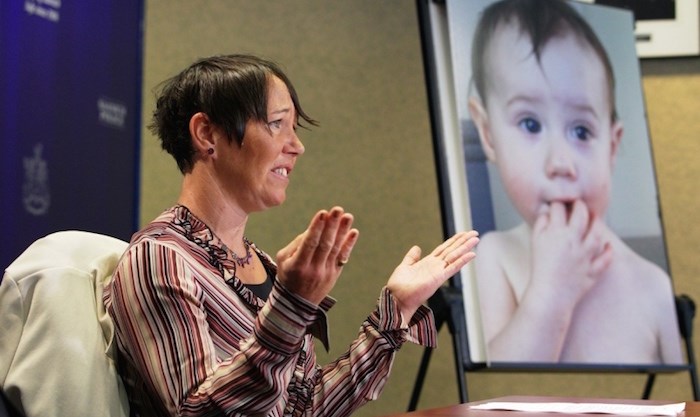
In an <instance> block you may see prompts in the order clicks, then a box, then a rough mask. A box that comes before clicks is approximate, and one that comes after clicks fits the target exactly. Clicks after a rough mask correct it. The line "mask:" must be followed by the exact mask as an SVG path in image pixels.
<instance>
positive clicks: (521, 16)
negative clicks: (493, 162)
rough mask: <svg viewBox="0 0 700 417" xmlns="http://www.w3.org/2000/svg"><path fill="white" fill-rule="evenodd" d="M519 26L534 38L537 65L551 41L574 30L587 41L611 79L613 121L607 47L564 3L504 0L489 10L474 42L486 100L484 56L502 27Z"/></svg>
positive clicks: (477, 80)
mask: <svg viewBox="0 0 700 417" xmlns="http://www.w3.org/2000/svg"><path fill="white" fill-rule="evenodd" d="M514 23H517V24H519V27H520V31H521V33H523V34H526V35H528V36H529V37H530V42H531V43H532V53H533V54H535V58H536V59H537V62H540V54H541V53H542V49H543V48H544V47H545V45H546V44H547V42H549V41H550V40H551V39H552V38H554V37H556V36H560V35H562V34H565V33H567V31H570V32H571V33H573V34H574V35H576V36H577V37H579V38H581V39H582V40H585V41H586V42H587V43H588V44H589V45H590V46H591V47H592V48H593V50H594V51H595V53H596V55H598V57H599V58H600V60H601V62H602V63H603V67H604V69H605V73H606V75H607V79H608V93H609V100H610V104H611V107H610V108H611V109H612V114H611V117H612V119H613V120H615V119H617V112H616V110H615V74H614V72H613V68H612V64H611V62H610V58H609V57H608V54H607V52H606V51H605V47H604V46H603V44H602V43H601V42H600V39H598V37H597V36H596V34H595V32H594V31H593V29H592V28H591V27H590V25H589V24H588V22H586V20H585V19H583V18H582V17H581V15H580V14H578V12H576V10H574V9H573V8H572V7H571V6H570V5H569V4H568V3H567V2H566V1H564V0H501V1H498V2H496V3H493V4H491V5H490V6H488V7H487V8H485V9H484V10H483V12H482V14H481V18H480V20H479V24H478V25H477V28H476V31H475V32H474V39H473V42H472V56H471V64H472V79H473V81H474V86H475V87H476V91H477V93H478V94H479V96H480V97H481V99H482V100H484V101H486V84H487V69H486V68H485V66H484V55H485V53H486V51H487V49H488V47H489V43H490V41H491V39H492V37H493V34H494V32H496V30H497V29H498V27H499V26H500V25H505V24H514Z"/></svg>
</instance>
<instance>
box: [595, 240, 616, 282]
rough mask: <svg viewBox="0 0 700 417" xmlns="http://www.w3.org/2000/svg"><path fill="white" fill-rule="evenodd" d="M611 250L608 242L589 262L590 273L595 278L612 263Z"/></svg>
mask: <svg viewBox="0 0 700 417" xmlns="http://www.w3.org/2000/svg"><path fill="white" fill-rule="evenodd" d="M612 259H613V249H612V245H610V243H609V242H606V243H605V244H604V245H603V248H602V250H601V251H600V253H598V254H597V255H596V256H595V257H594V258H593V261H592V262H591V269H590V273H591V275H593V276H596V275H598V274H600V273H602V272H603V271H604V270H605V269H606V268H607V267H608V266H609V265H610V263H612Z"/></svg>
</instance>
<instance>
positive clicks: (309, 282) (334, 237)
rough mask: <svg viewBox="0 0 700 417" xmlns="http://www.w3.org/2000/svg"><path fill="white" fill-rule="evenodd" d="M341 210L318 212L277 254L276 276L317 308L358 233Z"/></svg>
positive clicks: (335, 279)
mask: <svg viewBox="0 0 700 417" xmlns="http://www.w3.org/2000/svg"><path fill="white" fill-rule="evenodd" d="M352 223H353V216H352V214H350V213H346V212H345V211H344V210H343V208H342V207H333V208H332V209H331V210H329V211H327V210H320V211H319V212H317V213H316V215H314V217H313V218H312V219H311V223H310V224H309V227H308V228H307V229H306V230H305V231H304V232H303V233H301V234H300V235H298V236H297V237H296V238H295V239H294V240H292V241H291V242H290V243H289V244H288V245H287V246H286V247H284V248H283V249H281V250H280V251H279V252H277V259H276V261H277V275H278V277H279V280H280V282H281V283H282V285H284V286H285V288H287V289H288V290H289V291H291V292H293V293H295V294H297V295H298V296H300V297H302V298H304V299H306V300H307V301H309V302H311V303H314V304H316V305H318V304H319V303H320V302H321V301H323V299H324V298H325V297H326V296H327V295H328V294H329V293H330V291H331V289H333V286H335V283H336V281H337V280H338V277H339V276H340V273H341V272H342V270H343V266H344V265H345V263H347V261H348V259H350V254H351V253H352V249H353V247H354V246H355V243H356V242H357V238H358V236H359V231H358V230H357V229H354V228H352Z"/></svg>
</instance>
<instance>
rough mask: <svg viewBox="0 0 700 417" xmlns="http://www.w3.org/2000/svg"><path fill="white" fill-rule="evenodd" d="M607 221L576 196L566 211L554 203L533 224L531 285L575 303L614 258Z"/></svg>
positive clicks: (566, 301)
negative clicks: (607, 231) (607, 230)
mask: <svg viewBox="0 0 700 417" xmlns="http://www.w3.org/2000/svg"><path fill="white" fill-rule="evenodd" d="M605 235H606V228H605V225H604V224H603V223H602V222H601V221H600V219H599V218H597V217H596V216H595V215H594V214H592V213H591V212H589V210H588V208H587V207H586V205H585V203H584V202H583V201H581V200H576V201H575V202H574V203H573V205H572V206H571V210H570V213H567V206H566V205H565V204H564V203H552V204H551V205H550V206H549V210H547V211H546V212H544V213H542V214H541V215H540V216H539V217H538V219H537V221H536V222H535V224H534V226H533V234H532V281H531V283H532V285H538V286H541V287H540V288H539V289H540V290H542V291H546V292H547V293H549V294H550V295H551V296H552V297H556V299H558V300H560V301H561V302H562V303H567V304H568V305H570V306H574V305H576V303H578V301H579V300H580V299H581V298H582V297H583V295H584V294H585V293H586V292H587V291H588V290H590V289H591V288H592V287H593V285H594V284H595V282H596V281H597V279H598V278H599V277H600V276H602V272H603V271H604V270H605V269H606V268H607V267H608V265H609V264H610V262H611V260H612V249H611V246H610V243H609V242H608V240H607V239H606V237H605Z"/></svg>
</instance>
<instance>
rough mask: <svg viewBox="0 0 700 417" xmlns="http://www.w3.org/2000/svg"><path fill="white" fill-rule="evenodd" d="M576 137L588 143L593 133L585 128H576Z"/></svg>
mask: <svg viewBox="0 0 700 417" xmlns="http://www.w3.org/2000/svg"><path fill="white" fill-rule="evenodd" d="M573 133H574V137H575V138H576V139H578V140H582V141H587V140H588V139H590V138H591V131H590V130H589V129H588V128H587V127H585V126H576V127H574V132H573Z"/></svg>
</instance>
